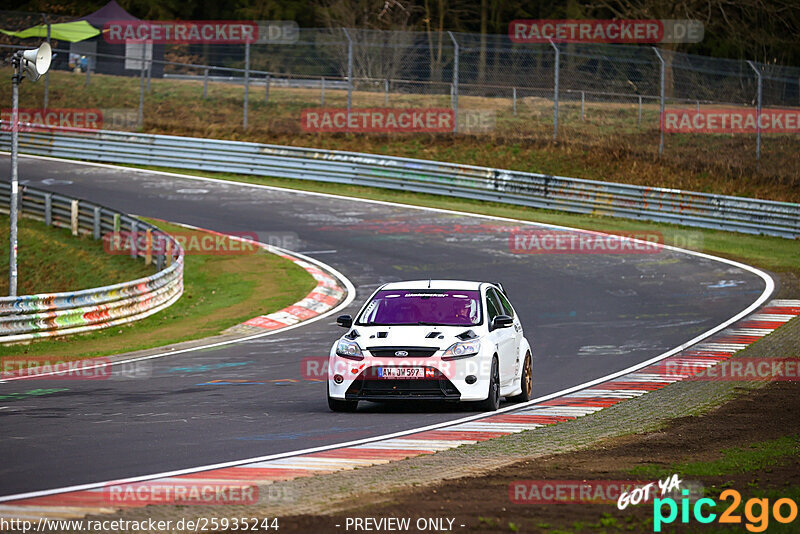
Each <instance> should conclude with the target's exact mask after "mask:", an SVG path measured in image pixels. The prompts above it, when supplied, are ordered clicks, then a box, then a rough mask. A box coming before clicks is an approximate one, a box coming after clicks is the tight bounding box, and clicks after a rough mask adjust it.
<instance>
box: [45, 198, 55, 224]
mask: <svg viewBox="0 0 800 534" xmlns="http://www.w3.org/2000/svg"><path fill="white" fill-rule="evenodd" d="M52 224H53V193H45V194H44V225H45V226H52Z"/></svg>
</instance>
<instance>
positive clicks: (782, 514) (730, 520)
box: [653, 489, 797, 532]
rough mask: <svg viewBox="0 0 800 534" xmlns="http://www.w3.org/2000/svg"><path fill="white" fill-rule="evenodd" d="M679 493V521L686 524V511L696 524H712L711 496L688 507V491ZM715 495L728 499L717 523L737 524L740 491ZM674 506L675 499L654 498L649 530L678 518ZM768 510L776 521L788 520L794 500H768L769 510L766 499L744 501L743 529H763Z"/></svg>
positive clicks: (794, 512) (793, 515)
mask: <svg viewBox="0 0 800 534" xmlns="http://www.w3.org/2000/svg"><path fill="white" fill-rule="evenodd" d="M682 493H683V495H684V498H682V499H681V505H680V514H681V523H684V524H686V523H689V520H690V518H689V514H690V511H691V513H692V515H694V519H695V520H696V521H697V522H698V523H712V522H713V521H714V520H715V519H716V518H717V514H715V513H713V512H712V511H711V509H713V508H716V506H717V503H716V501H714V499H709V498H703V499H698V500H697V501H696V502H695V503H694V506H692V505H691V504H690V503H689V499H688V497H686V496H687V495H688V494H689V492H688V491H687V490H683V492H682ZM719 498H720V500H721V501H728V500H730V501H731V503H730V504H729V505H728V508H727V509H725V511H724V512H723V513H722V514H721V515H720V516H719V523H727V524H741V523H742V516H741V515H739V514H737V513H736V511H737V510H738V508H739V505H740V504H741V503H742V496H741V494H740V493H739V492H738V491H736V490H734V489H728V490H725V491H723V492H722V493H721V494H720V496H719ZM678 508H679V507H678V504H677V503H676V502H675V499H672V498H670V497H667V498H664V499H659V498H656V499H655V500H654V501H653V531H654V532H661V525H662V524H665V525H668V524H671V523H672V522H674V521H675V520H676V519H677V518H678V511H679V510H678ZM665 509H666V510H665ZM756 510H757V511H756ZM665 512H666V515H664V514H665ZM770 512H771V513H772V516H773V517H774V518H775V520H776V521H777V522H778V523H783V524H787V523H791V522H792V521H794V520H795V519H796V518H797V503H796V502H794V501H793V500H792V499H789V498H785V497H784V498H782V499H778V500H776V501H775V502H774V503H772V508H771V509H770V501H769V499H766V498H756V497H753V498H751V499H748V500H747V502H745V504H744V516H745V519H746V520H747V523H745V528H746V529H747V530H748V531H750V532H764V531H765V530H767V527H768V526H769V518H770Z"/></svg>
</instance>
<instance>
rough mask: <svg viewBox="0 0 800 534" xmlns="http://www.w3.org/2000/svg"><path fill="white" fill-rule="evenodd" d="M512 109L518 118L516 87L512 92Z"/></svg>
mask: <svg viewBox="0 0 800 534" xmlns="http://www.w3.org/2000/svg"><path fill="white" fill-rule="evenodd" d="M511 109H512V111H513V113H514V116H515V117H516V116H517V88H516V87H514V88H512V90H511Z"/></svg>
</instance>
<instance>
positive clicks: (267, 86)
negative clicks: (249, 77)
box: [264, 72, 270, 102]
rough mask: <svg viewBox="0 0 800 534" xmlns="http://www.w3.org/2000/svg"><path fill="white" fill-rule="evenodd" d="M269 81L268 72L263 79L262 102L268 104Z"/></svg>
mask: <svg viewBox="0 0 800 534" xmlns="http://www.w3.org/2000/svg"><path fill="white" fill-rule="evenodd" d="M269 81H270V75H269V72H268V73H267V77H266V78H265V79H264V102H269Z"/></svg>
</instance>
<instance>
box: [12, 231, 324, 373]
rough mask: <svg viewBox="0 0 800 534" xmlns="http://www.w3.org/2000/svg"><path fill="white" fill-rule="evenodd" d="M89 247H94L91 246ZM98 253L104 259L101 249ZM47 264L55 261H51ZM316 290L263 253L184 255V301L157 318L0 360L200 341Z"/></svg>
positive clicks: (289, 265) (23, 348) (299, 272)
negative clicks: (24, 356)
mask: <svg viewBox="0 0 800 534" xmlns="http://www.w3.org/2000/svg"><path fill="white" fill-rule="evenodd" d="M155 223H156V224H157V225H158V226H159V227H160V228H162V229H163V230H166V231H168V232H184V231H185V229H183V228H181V227H178V226H175V225H171V224H166V223H162V222H157V221H156V222H155ZM89 244H91V245H93V246H95V247H98V248H99V245H98V244H97V243H96V242H91V241H90V242H89ZM98 254H100V255H103V256H105V255H104V254H103V252H102V249H101V248H100V252H98ZM115 258H116V259H118V260H120V261H130V260H129V259H128V258H126V257H122V256H116V257H109V258H108V259H115ZM103 259H106V258H105V257H104V258H103ZM50 260H51V261H53V262H57V259H55V258H50ZM130 263H134V262H130ZM138 263H140V262H137V264H138ZM62 265H63V264H62ZM61 268H62V269H63V266H62V267H61ZM64 270H66V269H64ZM90 285H92V284H90ZM94 285H97V284H94ZM315 286H316V281H315V280H314V279H313V278H312V277H311V275H309V274H308V273H307V272H306V271H305V270H304V269H302V268H301V267H298V266H297V265H295V264H294V263H293V262H291V261H288V260H286V259H284V258H281V257H280V256H276V255H274V254H270V253H267V252H264V251H259V252H257V253H255V254H246V255H227V256H224V255H188V256H186V266H185V271H184V293H183V296H182V297H181V298H180V300H178V302H176V303H175V304H173V305H172V306H170V307H169V308H167V309H165V310H163V311H161V312H160V313H157V314H155V315H153V316H151V317H148V318H146V319H143V320H141V321H137V322H135V323H132V324H130V325H126V326H122V327H115V328H110V329H105V330H100V331H97V332H93V333H89V334H81V335H75V336H68V337H63V338H58V339H48V340H40V341H36V342H34V343H31V344H28V345H19V344H16V345H6V346H0V356H8V355H17V356H18V355H20V354H29V355H32V356H54V357H58V358H59V359H63V360H71V359H79V358H86V357H91V356H103V355H108V354H116V353H120V352H128V351H133V350H139V349H147V348H152V347H158V346H161V345H167V344H170V343H177V342H180V341H187V340H191V339H197V338H202V337H206V336H210V335H214V334H218V333H219V332H221V331H222V330H224V329H225V328H227V327H230V326H233V325H235V324H238V323H240V322H242V321H245V320H247V319H250V318H252V317H254V316H256V315H260V314H266V313H271V312H273V311H276V310H279V309H281V308H284V307H286V306H289V305H291V304H293V303H295V302H297V301H298V300H300V299H302V298H303V297H305V296H306V295H307V294H308V293H309V292H310V291H311V290H312V289H313V288H314V287H315Z"/></svg>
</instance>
